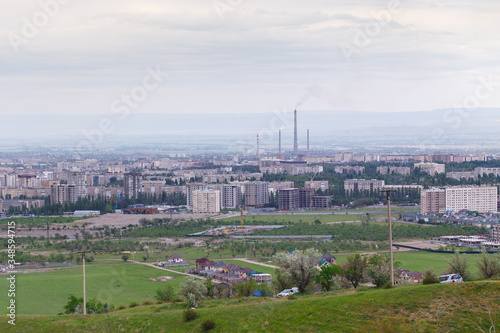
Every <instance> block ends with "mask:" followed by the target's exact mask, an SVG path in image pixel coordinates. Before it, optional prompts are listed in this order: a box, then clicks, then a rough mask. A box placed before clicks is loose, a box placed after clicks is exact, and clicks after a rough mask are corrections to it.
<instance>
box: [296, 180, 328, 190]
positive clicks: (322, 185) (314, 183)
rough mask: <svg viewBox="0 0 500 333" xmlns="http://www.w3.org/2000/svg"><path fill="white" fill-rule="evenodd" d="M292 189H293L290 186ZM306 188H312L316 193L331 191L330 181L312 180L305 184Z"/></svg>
mask: <svg viewBox="0 0 500 333" xmlns="http://www.w3.org/2000/svg"><path fill="white" fill-rule="evenodd" d="M290 187H293V185H292V186H290ZM304 187H305V188H312V189H313V190H314V191H315V192H316V191H318V190H321V191H323V192H325V191H327V190H328V189H329V187H328V180H310V181H306V182H305V183H304Z"/></svg>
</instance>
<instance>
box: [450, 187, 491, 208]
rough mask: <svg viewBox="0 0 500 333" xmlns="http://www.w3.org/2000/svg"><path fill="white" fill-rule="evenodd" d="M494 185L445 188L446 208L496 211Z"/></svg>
mask: <svg viewBox="0 0 500 333" xmlns="http://www.w3.org/2000/svg"><path fill="white" fill-rule="evenodd" d="M497 204H498V190H497V188H496V187H493V186H492V187H450V188H447V189H446V210H453V211H459V210H462V209H467V210H471V211H477V212H480V213H488V212H496V211H497V208H498V207H497Z"/></svg>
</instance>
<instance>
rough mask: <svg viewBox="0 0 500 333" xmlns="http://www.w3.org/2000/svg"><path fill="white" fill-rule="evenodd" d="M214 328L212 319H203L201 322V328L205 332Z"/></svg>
mask: <svg viewBox="0 0 500 333" xmlns="http://www.w3.org/2000/svg"><path fill="white" fill-rule="evenodd" d="M214 328H215V321H213V320H212V319H205V320H204V321H203V322H202V323H201V329H202V330H203V331H205V332H206V331H210V330H213V329H214Z"/></svg>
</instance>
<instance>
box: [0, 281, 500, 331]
mask: <svg viewBox="0 0 500 333" xmlns="http://www.w3.org/2000/svg"><path fill="white" fill-rule="evenodd" d="M499 299H500V284H499V283H494V282H481V283H460V284H447V285H443V284H437V285H429V286H423V285H414V286H406V287H398V288H394V289H389V290H385V289H374V288H358V290H350V291H347V292H345V291H341V292H330V293H322V294H317V295H306V296H298V297H297V299H295V300H288V299H286V298H284V299H270V298H264V299H261V298H242V299H223V300H221V299H215V300H207V301H205V302H204V303H203V304H202V307H201V308H200V309H198V310H196V312H197V313H198V315H199V318H197V319H195V320H193V321H190V322H184V321H183V320H182V312H183V311H184V309H185V305H184V308H183V307H182V304H179V305H177V306H173V305H170V304H168V305H151V306H145V307H138V308H133V309H126V310H123V311H118V312H114V313H111V314H110V315H109V317H108V316H106V315H92V316H86V317H83V316H76V315H73V316H29V317H25V316H21V317H18V318H17V325H16V329H17V330H18V331H22V332H37V333H38V332H74V333H76V332H108V331H109V332H201V331H202V330H201V327H200V324H201V322H202V321H204V320H206V319H211V320H213V321H214V322H215V329H214V330H213V331H214V332H488V331H489V332H493V331H494V330H493V329H491V330H490V327H492V326H496V327H499V325H500V308H499V307H498V304H499V303H498V301H499ZM9 328H10V327H8V324H7V320H2V321H1V322H0V330H3V331H7V330H9Z"/></svg>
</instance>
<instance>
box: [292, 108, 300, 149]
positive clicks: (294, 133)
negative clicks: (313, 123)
mask: <svg viewBox="0 0 500 333" xmlns="http://www.w3.org/2000/svg"><path fill="white" fill-rule="evenodd" d="M293 117H294V132H293V153H294V154H295V155H297V153H298V152H299V145H298V143H297V110H295V111H294V112H293Z"/></svg>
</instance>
